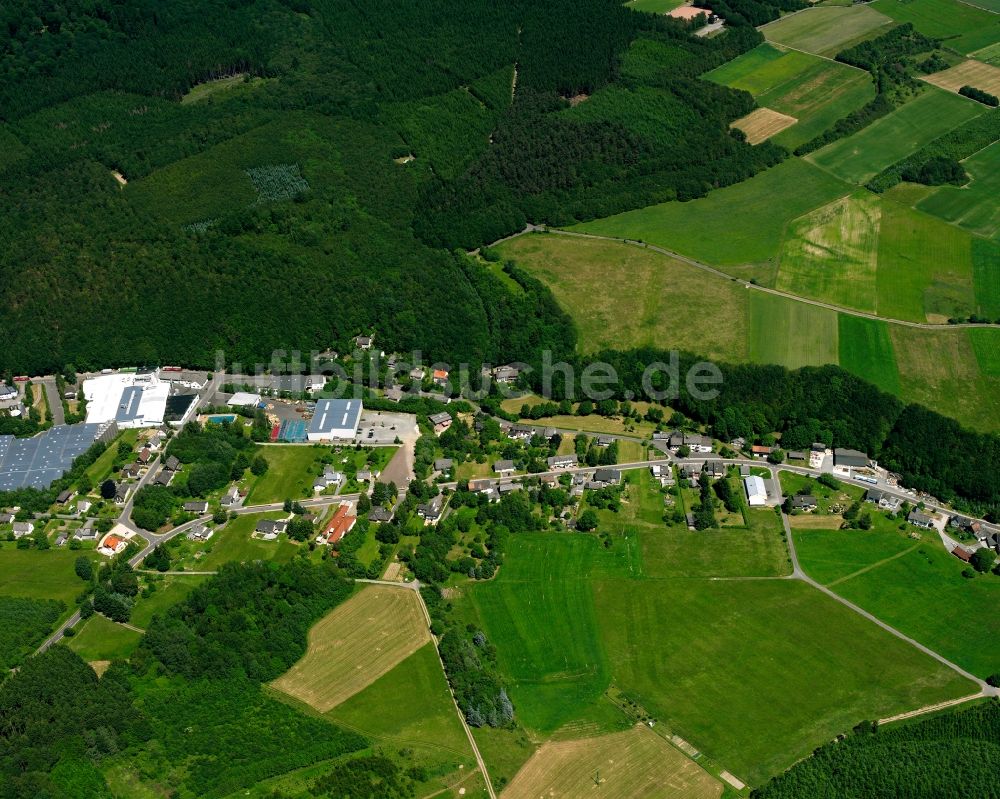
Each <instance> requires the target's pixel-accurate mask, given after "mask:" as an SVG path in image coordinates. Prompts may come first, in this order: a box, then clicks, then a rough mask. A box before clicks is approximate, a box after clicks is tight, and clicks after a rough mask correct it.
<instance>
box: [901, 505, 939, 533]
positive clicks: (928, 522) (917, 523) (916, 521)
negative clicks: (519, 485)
mask: <svg viewBox="0 0 1000 799" xmlns="http://www.w3.org/2000/svg"><path fill="white" fill-rule="evenodd" d="M906 521H908V522H909V523H910V524H912V525H913V526H914V527H922V528H924V529H925V530H930V529H931V528H932V527H933V526H934V519H933V517H931V516H928V515H927V514H926V513H922V512H921V511H919V510H917V509H916V508H914V509H913V510H911V511H910V513H909V515H908V516H907V517H906Z"/></svg>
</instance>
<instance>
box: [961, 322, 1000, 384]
mask: <svg viewBox="0 0 1000 799" xmlns="http://www.w3.org/2000/svg"><path fill="white" fill-rule="evenodd" d="M969 340H970V341H971V342H972V349H973V351H974V352H975V353H976V362H977V363H978V364H979V371H980V372H982V373H983V374H984V375H987V376H989V377H1000V330H995V329H992V328H991V329H986V328H977V329H975V330H970V331H969Z"/></svg>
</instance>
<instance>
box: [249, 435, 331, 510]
mask: <svg viewBox="0 0 1000 799" xmlns="http://www.w3.org/2000/svg"><path fill="white" fill-rule="evenodd" d="M329 453H330V448H329V447H308V446H292V445H289V446H267V447H261V448H260V449H259V450H258V453H257V454H260V455H263V456H264V458H265V459H266V460H267V463H268V467H269V468H268V470H267V472H266V473H265V474H264V475H262V476H260V477H257V478H255V482H254V484H253V486H252V487H251V488H250V493H249V494H248V495H247V499H246V502H247V504H248V505H267V504H270V503H272V502H284V501H285V500H286V499H306V498H309V497H312V495H313V481H315V479H316V476H317V474H318V473H319V472H320V471H321V458H322V457H323V455H328V454H329Z"/></svg>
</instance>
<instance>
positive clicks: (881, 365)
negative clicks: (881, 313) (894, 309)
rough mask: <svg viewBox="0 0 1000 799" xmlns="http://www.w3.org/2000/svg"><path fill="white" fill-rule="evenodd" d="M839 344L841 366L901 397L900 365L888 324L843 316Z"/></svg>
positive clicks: (839, 322)
mask: <svg viewBox="0 0 1000 799" xmlns="http://www.w3.org/2000/svg"><path fill="white" fill-rule="evenodd" d="M838 341H839V345H840V353H839V355H840V365H841V366H843V367H844V368H845V369H846V370H847V371H849V372H852V373H854V374H856V375H857V376H858V377H861V378H864V379H865V380H867V381H868V382H869V383H874V384H875V385H876V386H878V387H879V388H880V389H882V390H883V391H887V392H889V393H890V394H896V395H897V396H898V395H899V393H900V390H901V389H900V382H899V366H898V365H897V364H896V354H895V352H894V351H893V348H892V338H891V336H890V335H889V326H888V325H887V324H886V323H885V322H879V321H876V320H874V319H862V318H861V317H858V316H850V315H849V314H840V315H839V320H838Z"/></svg>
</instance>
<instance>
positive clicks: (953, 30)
mask: <svg viewBox="0 0 1000 799" xmlns="http://www.w3.org/2000/svg"><path fill="white" fill-rule="evenodd" d="M983 2H984V0H978V3H979V4H980V5H981V4H982V3H983ZM985 2H988V3H992V2H994V0H985ZM871 8H872V9H874V10H875V11H877V12H880V13H882V14H885V15H886V16H889V17H892V18H893V19H894V20H895V21H896V22H912V23H913V27H914V28H916V29H917V30H918V31H920V32H921V33H922V34H924V35H925V36H930V37H931V38H934V39H940V40H941V42H942V44H944V45H945V46H947V47H951V48H952V49H954V50H957V51H958V52H960V53H969V52H972V51H973V50H979V49H980V48H983V47H987V46H989V45H991V44H994V43H996V42H1000V14H997V13H995V12H996V11H997V10H998V9H996V8H994V9H992V10H993V12H994V13H990V11H988V10H986V9H984V8H977V7H976V3H971V2H970V3H965V2H960V0H875V2H874V3H872V4H871Z"/></svg>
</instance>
